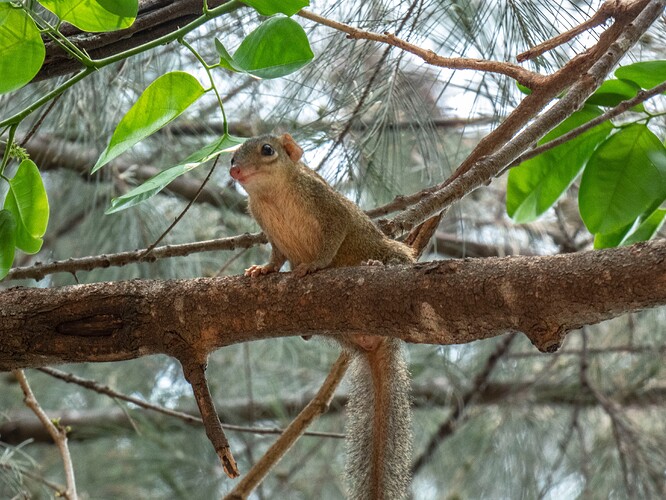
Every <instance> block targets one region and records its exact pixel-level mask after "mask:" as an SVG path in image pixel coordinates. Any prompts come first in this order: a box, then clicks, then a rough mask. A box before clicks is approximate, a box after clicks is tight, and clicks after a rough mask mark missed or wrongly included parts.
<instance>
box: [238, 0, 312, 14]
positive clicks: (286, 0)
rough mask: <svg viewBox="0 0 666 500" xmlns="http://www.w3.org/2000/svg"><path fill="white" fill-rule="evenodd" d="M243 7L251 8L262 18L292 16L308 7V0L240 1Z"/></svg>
mask: <svg viewBox="0 0 666 500" xmlns="http://www.w3.org/2000/svg"><path fill="white" fill-rule="evenodd" d="M242 2H243V3H244V4H245V5H249V6H250V7H253V8H254V9H255V10H256V11H257V12H259V14H261V15H262V16H272V15H273V14H285V15H287V16H293V15H294V14H296V12H298V11H299V10H301V9H302V8H303V7H307V6H308V5H310V2H309V1H308V0H281V1H280V2H276V1H275V0H242Z"/></svg>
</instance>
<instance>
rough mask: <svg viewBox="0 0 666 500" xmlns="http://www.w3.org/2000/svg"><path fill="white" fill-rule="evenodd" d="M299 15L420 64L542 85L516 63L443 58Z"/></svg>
mask: <svg viewBox="0 0 666 500" xmlns="http://www.w3.org/2000/svg"><path fill="white" fill-rule="evenodd" d="M298 15H299V16H300V17H303V18H305V19H309V20H311V21H314V22H316V23H319V24H322V25H324V26H328V27H329V28H333V29H335V30H338V31H342V32H343V33H347V36H348V38H352V39H357V40H358V39H364V40H372V41H375V42H380V43H385V44H388V45H392V46H394V47H398V48H399V49H402V50H404V51H405V52H409V53H411V54H414V55H416V56H418V57H420V58H421V59H423V61H425V62H426V63H428V64H431V65H433V66H439V67H442V68H451V69H471V70H477V71H486V72H489V73H499V74H501V75H506V76H509V77H511V78H513V79H514V80H516V81H518V82H520V83H521V84H522V85H525V86H526V87H528V88H531V89H534V88H537V87H538V86H539V84H541V82H543V80H544V76H543V75H540V74H539V73H535V72H533V71H529V70H526V69H525V68H522V67H521V66H518V65H516V64H512V63H507V62H500V61H488V60H486V59H471V58H466V57H442V56H439V55H437V54H436V53H435V52H433V51H432V50H426V49H424V48H422V47H419V46H418V45H414V44H412V43H409V42H407V41H406V40H403V39H401V38H398V37H397V36H395V35H393V34H391V33H384V34H380V33H374V32H372V31H365V30H362V29H358V28H354V27H353V26H349V25H348V24H344V23H341V22H338V21H333V20H332V19H328V18H326V17H323V16H320V15H318V14H315V13H314V12H310V11H307V10H301V11H300V12H299V13H298Z"/></svg>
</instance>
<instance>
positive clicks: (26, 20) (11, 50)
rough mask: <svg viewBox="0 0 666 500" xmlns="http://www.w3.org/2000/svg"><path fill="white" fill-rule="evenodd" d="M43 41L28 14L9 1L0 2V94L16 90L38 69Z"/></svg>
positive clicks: (40, 62) (42, 60)
mask: <svg viewBox="0 0 666 500" xmlns="http://www.w3.org/2000/svg"><path fill="white" fill-rule="evenodd" d="M44 54H45V50H44V42H42V37H41V35H40V34H39V29H37V26H35V23H34V21H33V20H32V19H30V16H28V15H27V14H26V13H25V12H24V11H22V10H21V9H19V8H16V7H13V6H12V5H10V4H9V3H0V75H1V76H0V94H2V93H5V92H11V91H12V90H16V89H18V88H20V87H22V86H23V85H25V84H26V83H28V82H29V81H30V80H32V79H33V78H34V76H35V75H36V74H37V72H38V71H39V68H41V67H42V63H43V62H44Z"/></svg>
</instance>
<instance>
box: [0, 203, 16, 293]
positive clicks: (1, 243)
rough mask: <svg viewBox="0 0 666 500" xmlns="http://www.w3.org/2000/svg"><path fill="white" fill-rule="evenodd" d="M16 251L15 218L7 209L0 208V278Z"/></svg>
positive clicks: (3, 275)
mask: <svg viewBox="0 0 666 500" xmlns="http://www.w3.org/2000/svg"><path fill="white" fill-rule="evenodd" d="M15 251H16V220H14V215H13V214H12V213H11V212H10V211H9V210H0V280H1V279H2V278H4V277H5V276H7V273H8V272H9V270H10V269H11V267H12V263H13V262H14V252H15Z"/></svg>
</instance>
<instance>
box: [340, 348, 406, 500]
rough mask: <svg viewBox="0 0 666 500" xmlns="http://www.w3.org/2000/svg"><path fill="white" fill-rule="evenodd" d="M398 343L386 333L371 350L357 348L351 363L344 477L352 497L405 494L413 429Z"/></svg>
mask: <svg viewBox="0 0 666 500" xmlns="http://www.w3.org/2000/svg"><path fill="white" fill-rule="evenodd" d="M401 344H402V343H401V341H400V340H398V339H393V338H389V337H386V338H384V339H383V340H382V342H381V343H380V345H379V347H378V348H377V349H376V350H374V351H371V352H361V351H357V354H356V356H355V358H354V361H353V363H352V367H351V376H352V380H351V388H352V389H351V390H352V393H351V395H350V397H349V404H348V406H347V453H348V457H347V467H346V476H347V482H348V488H349V490H348V491H349V498H350V499H353V500H395V499H401V498H406V497H407V491H408V488H409V482H410V474H409V470H410V466H411V458H412V431H411V410H410V403H409V390H410V381H409V372H408V370H407V365H406V363H405V360H404V358H403V353H402V350H403V348H402V345H401Z"/></svg>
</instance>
